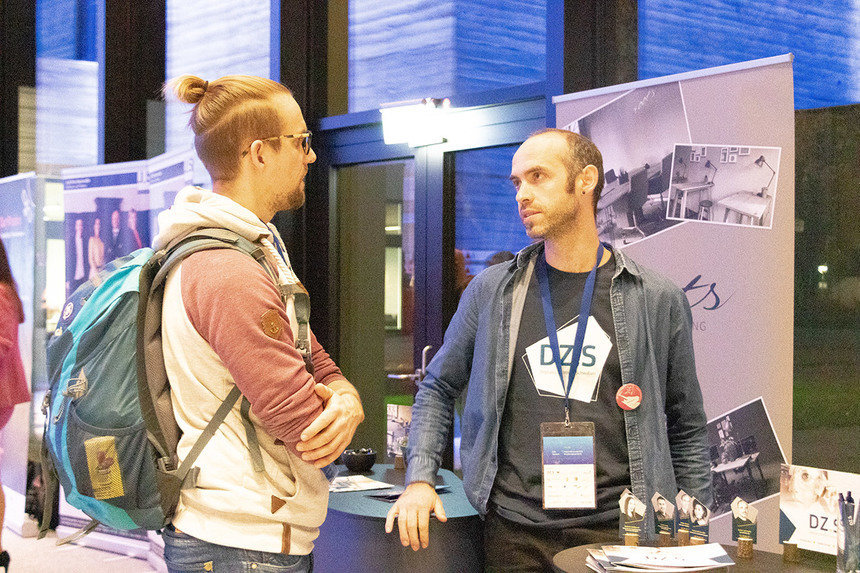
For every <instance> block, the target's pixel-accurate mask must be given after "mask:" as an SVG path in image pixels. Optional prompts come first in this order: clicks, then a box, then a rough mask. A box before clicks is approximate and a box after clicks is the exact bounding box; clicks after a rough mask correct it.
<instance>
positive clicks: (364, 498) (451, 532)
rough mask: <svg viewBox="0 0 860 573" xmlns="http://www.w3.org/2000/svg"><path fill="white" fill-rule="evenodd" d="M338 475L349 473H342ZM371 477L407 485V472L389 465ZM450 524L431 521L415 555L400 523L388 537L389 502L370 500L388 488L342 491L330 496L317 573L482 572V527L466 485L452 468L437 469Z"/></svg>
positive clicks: (376, 468) (317, 551) (316, 551)
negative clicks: (426, 539)
mask: <svg viewBox="0 0 860 573" xmlns="http://www.w3.org/2000/svg"><path fill="white" fill-rule="evenodd" d="M340 475H351V474H350V473H349V472H347V471H346V470H345V469H342V471H341V474H340ZM364 475H366V476H367V477H369V478H371V479H375V480H379V481H382V482H386V483H390V484H393V485H403V481H404V478H405V472H404V471H403V470H395V469H393V467H392V466H391V465H390V464H377V465H375V466H374V467H373V470H372V471H371V472H369V473H367V474H364ZM436 483H437V485H446V486H448V491H447V492H446V493H441V494H440V497H441V498H442V503H443V504H444V506H445V514H446V515H447V516H448V521H447V522H446V523H440V522H439V521H438V520H437V519H436V518H435V517H431V518H430V545H429V546H428V547H427V548H426V549H420V550H418V551H412V548H411V547H403V546H402V545H401V544H400V535H399V534H398V532H397V531H398V530H397V524H396V523H395V525H394V531H392V532H391V533H385V516H386V515H387V514H388V510H389V509H391V505H392V504H391V503H388V502H385V501H381V500H378V499H374V498H371V497H368V494H373V493H380V492H384V491H385V490H370V491H355V492H338V493H332V494H330V495H329V502H328V516H327V517H326V520H325V523H324V524H323V526H322V527H321V528H320V536H319V537H318V538H317V540H316V541H315V542H314V571H318V572H320V573H327V572H329V571H343V572H349V571H356V572H366V571H409V572H410V573H420V572H422V571H427V572H428V573H430V572H432V573H437V572H444V571H451V572H457V573H460V572H462V573H467V572H470V571H483V569H484V548H483V529H482V523H481V519H480V517H478V513H477V512H476V511H475V509H474V508H473V507H472V505H471V504H470V503H469V501H468V500H467V499H466V493H465V491H463V483H462V482H461V481H460V479H459V478H458V477H457V476H456V475H454V474H453V473H452V472H450V471H448V470H439V475H438V476H437V478H436Z"/></svg>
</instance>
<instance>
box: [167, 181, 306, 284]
mask: <svg viewBox="0 0 860 573" xmlns="http://www.w3.org/2000/svg"><path fill="white" fill-rule="evenodd" d="M207 227H208V228H213V227H214V228H220V229H229V230H231V231H233V232H234V233H236V234H238V235H241V236H242V237H244V238H246V239H248V240H249V241H251V242H252V243H257V244H260V245H262V246H263V248H264V249H265V250H266V251H267V252H268V254H269V258H270V260H271V261H273V262H275V264H276V266H277V269H278V283H279V284H284V285H295V284H299V285H300V284H301V282H300V281H299V278H298V277H297V276H296V274H295V273H294V272H293V268H292V265H291V264H290V259H289V257H288V256H287V249H286V247H285V246H284V243H283V241H282V240H281V236H280V235H278V233H277V230H275V227H274V226H272V225H270V224H266V223H264V222H263V221H261V220H260V218H259V217H257V216H256V215H255V214H254V213H253V212H251V211H250V210H249V209H247V208H245V207H243V206H241V205H239V204H238V203H236V202H235V201H233V200H232V199H230V198H229V197H225V196H224V195H219V194H217V193H213V192H212V191H207V190H206V189H201V188H200V187H194V186H192V185H189V186H188V187H184V188H183V189H182V190H181V191H180V192H179V193H177V195H176V199H175V200H174V202H173V206H172V207H170V209H167V210H165V211H162V212H161V213H159V214H158V234H157V235H156V236H155V238H154V239H153V241H152V248H153V249H155V250H156V251H158V250H161V249H163V248H165V247H166V246H168V245H169V244H170V243H171V242H173V241H175V240H177V239H181V238H182V237H184V236H185V235H187V234H189V233H191V232H193V231H196V230H197V229H200V228H207ZM302 288H304V287H302Z"/></svg>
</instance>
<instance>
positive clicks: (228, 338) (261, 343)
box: [181, 249, 341, 448]
mask: <svg viewBox="0 0 860 573" xmlns="http://www.w3.org/2000/svg"><path fill="white" fill-rule="evenodd" d="M181 276H182V298H183V302H184V304H185V310H186V312H187V314H188V317H189V319H190V320H191V323H192V324H193V326H194V328H195V329H196V330H197V332H199V333H200V335H201V336H202V337H203V338H204V339H205V340H206V341H207V342H208V343H209V345H210V346H211V347H212V349H213V350H214V351H215V353H216V354H217V355H218V356H219V357H220V358H221V360H222V362H224V365H225V366H226V367H227V370H229V372H230V374H231V375H232V376H233V379H234V380H235V382H236V385H237V386H238V387H239V389H240V390H241V391H242V394H243V395H244V396H245V397H246V398H248V401H249V402H250V403H251V411H252V412H253V413H254V414H255V415H256V416H257V417H258V418H259V419H260V421H261V422H262V424H263V426H264V427H265V429H266V431H267V432H268V433H269V434H271V435H272V436H274V437H275V438H278V439H280V440H281V441H283V442H284V443H286V444H287V445H289V446H291V447H293V448H294V447H295V444H296V443H297V442H299V441H300V434H301V432H302V430H304V429H305V428H306V427H307V426H308V425H309V424H310V423H311V422H312V421H313V420H314V418H316V417H317V416H318V415H319V414H320V413H322V411H323V402H322V400H321V399H320V398H319V396H317V394H316V393H315V392H314V390H313V387H314V378H313V377H312V376H311V375H310V374H309V373H308V372H307V370H306V369H305V364H304V360H303V359H302V356H301V354H299V351H298V350H296V347H295V344H294V342H293V335H292V330H291V329H290V327H289V323H288V319H287V314H286V311H285V309H284V306H283V304H282V303H281V299H280V295H279V294H278V289H277V287H276V286H275V284H274V283H273V281H272V280H271V278H269V276H268V274H266V271H265V270H264V269H263V267H262V266H261V265H260V264H259V263H258V262H256V261H255V260H254V259H252V258H251V257H249V256H248V255H246V254H245V253H242V252H239V251H235V250H232V249H215V250H208V251H201V252H198V253H195V254H193V255H191V256H189V257H188V258H187V259H185V261H183V262H182V275H181ZM267 332H268V334H267ZM312 343H313V345H312V348H313V360H314V364H315V366H317V379H318V380H321V381H322V380H325V381H326V383H328V382H330V381H331V380H333V379H334V378H335V377H341V374H340V370H338V368H337V366H335V365H334V362H333V361H332V360H331V358H330V357H329V356H328V354H327V353H326V351H325V350H323V348H322V346H320V345H319V343H318V342H316V338H313V339H312Z"/></svg>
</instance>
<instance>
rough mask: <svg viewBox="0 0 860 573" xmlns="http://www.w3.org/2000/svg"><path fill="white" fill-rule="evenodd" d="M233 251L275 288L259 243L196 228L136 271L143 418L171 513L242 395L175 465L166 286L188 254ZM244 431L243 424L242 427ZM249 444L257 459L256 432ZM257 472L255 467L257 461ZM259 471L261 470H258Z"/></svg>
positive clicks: (234, 394) (228, 402) (229, 400)
mask: <svg viewBox="0 0 860 573" xmlns="http://www.w3.org/2000/svg"><path fill="white" fill-rule="evenodd" d="M223 248H232V249H236V250H239V251H242V252H244V253H246V254H248V255H250V256H251V257H252V258H253V259H254V260H256V261H257V262H258V263H260V264H261V265H262V266H263V268H264V269H265V270H266V272H267V273H268V274H269V276H270V277H272V279H273V280H274V281H275V283H276V284H277V274H276V271H275V270H274V269H273V268H271V266H270V264H269V262H268V260H267V259H266V254H265V251H264V250H263V249H262V247H260V246H259V245H256V244H254V243H252V242H251V241H249V240H247V239H245V238H244V237H242V236H240V235H238V234H236V233H235V232H233V231H230V230H228V229H217V228H205V229H198V230H196V231H194V232H192V233H190V234H188V235H186V236H184V237H182V238H181V239H180V240H179V241H177V242H176V243H173V244H171V245H168V247H167V248H165V249H163V250H160V251H158V252H157V253H155V254H154V255H153V256H152V258H151V259H150V260H149V261H148V262H147V263H146V264H145V265H144V267H143V268H142V269H141V273H140V285H139V286H140V302H139V305H138V337H137V338H138V339H137V370H138V377H137V379H138V392H139V395H140V406H141V413H142V415H143V419H144V421H145V423H146V427H147V431H148V433H149V436H150V441H151V442H152V443H153V446H154V447H155V449H156V450H157V452H158V460H157V465H158V469H159V471H158V479H159V490H160V491H161V497H162V508H163V509H164V511H165V514H166V515H168V516H169V515H171V514H172V512H173V508H174V507H175V505H176V501H177V500H178V498H179V490H180V489H181V488H182V487H184V486H187V485H193V484H194V482H195V481H196V477H197V473H198V471H196V468H193V466H192V464H193V463H194V461H195V460H196V458H197V456H198V455H199V453H200V451H201V450H202V449H203V447H204V446H205V445H206V443H207V442H208V441H209V439H210V438H211V437H212V435H214V433H215V431H216V430H217V428H218V426H219V425H220V424H221V423H222V422H223V421H224V419H225V418H226V416H227V414H228V413H229V412H230V410H231V409H232V408H233V406H234V405H235V404H236V402H237V401H238V400H239V397H240V395H241V393H240V391H239V389H238V388H234V389H233V390H232V391H231V392H230V394H229V395H228V396H227V397H226V398H225V399H224V402H223V403H222V404H221V406H220V407H219V409H218V411H217V412H216V414H215V416H214V417H213V419H212V420H210V422H209V424H208V425H207V427H206V429H205V430H204V431H203V433H202V434H201V436H200V438H199V439H198V440H197V442H195V444H194V446H193V447H192V450H191V451H190V452H189V454H188V455H187V456H186V457H185V459H184V460H183V461H182V464H181V465H179V463H178V458H177V456H176V445H177V443H178V442H179V428H178V426H177V424H176V420H175V418H174V415H173V405H172V403H171V399H170V387H169V381H168V380H167V371H166V368H165V365H164V355H163V353H162V346H161V338H162V337H161V309H162V303H163V301H164V283H165V280H166V279H167V276H168V274H169V273H170V271H171V270H172V269H174V268H176V266H177V265H178V264H179V263H180V262H182V261H183V260H184V259H185V258H186V257H188V256H189V255H191V254H193V253H196V252H198V251H202V250H208V249H223ZM246 427H247V425H246ZM247 437H248V446H249V448H250V449H251V451H252V458H253V459H254V460H255V461H256V460H257V458H260V459H261V455H259V448H260V446H259V441H258V439H257V436H256V432H248V436H247ZM254 465H255V469H258V468H257V466H258V464H257V463H255V464H254ZM258 471H259V470H258Z"/></svg>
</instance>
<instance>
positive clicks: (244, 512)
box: [154, 76, 364, 571]
mask: <svg viewBox="0 0 860 573" xmlns="http://www.w3.org/2000/svg"><path fill="white" fill-rule="evenodd" d="M165 92H172V93H174V94H175V95H176V97H178V99H179V100H181V101H183V102H185V103H189V104H193V105H194V107H193V109H192V110H191V119H190V122H189V123H190V126H191V129H192V131H193V132H194V135H195V137H194V143H195V147H196V150H197V154H198V156H199V157H200V159H201V160H202V162H203V164H204V165H205V167H206V169H207V171H208V172H209V174H210V175H211V177H212V190H211V191H209V190H205V189H201V188H198V187H186V188H185V189H183V190H182V191H180V192H179V194H178V195H177V197H176V201H175V203H174V204H173V206H172V207H171V208H170V209H169V210H167V211H164V212H162V213H161V214H160V215H159V219H158V227H159V233H158V235H157V236H156V237H155V240H154V247H155V248H156V249H161V248H164V247H165V246H167V245H170V244H172V243H175V242H176V241H178V240H180V239H181V238H182V237H184V236H185V235H187V234H188V233H190V232H192V231H194V230H196V229H198V228H201V227H210V228H211V227H219V228H225V229H229V230H231V231H233V232H235V233H237V234H239V235H241V236H242V237H244V238H246V239H248V240H249V241H251V242H253V243H255V244H257V245H259V246H260V247H262V249H263V251H264V252H265V254H266V259H267V263H268V265H269V267H270V268H271V269H274V270H275V271H276V273H275V274H276V276H277V280H273V279H272V278H270V276H269V274H267V273H266V271H265V270H264V268H263V267H262V266H261V265H260V264H259V263H258V262H257V261H255V260H254V259H253V258H252V257H250V256H248V255H247V254H245V253H242V252H239V251H235V250H232V249H215V250H205V251H199V252H196V253H194V254H192V255H190V256H189V257H188V258H186V259H184V260H183V261H182V263H181V264H180V265H179V266H178V267H177V268H175V269H174V270H173V271H172V272H171V273H170V275H169V276H168V278H167V281H166V284H165V291H164V304H163V313H162V332H163V349H164V359H165V365H166V368H167V374H168V378H169V380H170V387H171V392H172V400H173V409H174V413H175V415H176V420H177V422H178V423H179V426H180V428H181V429H182V438H181V440H180V442H179V445H178V448H177V453H178V455H179V458H180V460H181V459H183V458H184V457H185V456H186V455H187V454H188V452H189V449H190V448H191V446H192V444H194V443H195V442H196V440H197V438H198V437H199V436H200V434H201V432H202V430H203V428H204V427H205V426H206V424H207V423H208V421H209V420H210V419H211V418H212V416H213V414H214V412H215V411H216V409H217V408H218V407H219V405H220V404H221V402H222V401H223V400H224V398H225V397H226V396H227V394H228V393H229V392H230V391H231V390H232V388H233V387H234V386H238V387H239V389H240V390H241V392H242V395H243V396H244V398H245V399H247V401H248V402H249V403H250V412H249V414H247V418H248V419H249V420H250V423H251V424H252V425H253V429H254V430H255V432H256V434H257V436H258V440H259V445H260V450H261V454H262V465H263V467H262V471H255V469H254V459H253V458H254V456H252V454H251V449H250V448H249V445H248V443H247V442H246V429H245V427H244V426H243V416H242V412H241V408H240V405H239V404H238V403H237V405H236V406H234V408H233V410H232V412H231V413H230V414H229V415H228V417H227V419H226V420H225V422H224V423H223V424H222V425H221V426H220V427H219V428H218V431H217V433H216V434H215V435H214V436H213V437H212V439H211V441H210V442H209V443H208V444H207V445H206V447H205V448H203V450H202V452H201V454H200V457H199V458H198V459H197V462H196V465H197V466H198V467H199V468H200V475H199V478H198V480H197V486H196V487H194V488H186V489H183V490H182V495H181V499H180V502H179V505H178V508H177V511H176V515H175V517H174V518H173V522H172V524H171V525H170V526H168V527H167V528H165V530H164V540H165V551H164V553H165V560H166V562H167V566H168V569H169V570H170V571H189V570H195V571H213V570H214V571H239V570H243V571H244V570H248V571H250V570H253V569H257V568H260V570H269V569H267V567H272V566H278V570H281V568H284V570H286V568H289V570H290V571H308V570H311V569H312V567H313V554H312V549H313V542H314V539H315V538H316V537H317V535H318V534H319V526H320V525H321V524H322V522H323V520H324V519H325V515H326V508H327V501H328V486H329V482H328V480H327V479H326V476H325V475H324V474H323V472H322V471H321V468H324V467H325V466H327V465H329V464H331V463H332V462H333V461H334V460H335V459H336V458H337V457H338V456H339V455H340V453H341V452H342V451H343V450H344V448H345V447H346V446H347V445H349V442H350V441H351V439H352V436H353V434H354V432H355V429H356V426H357V425H358V424H359V423H360V422H361V421H362V420H363V418H364V413H363V410H362V405H361V400H360V398H359V396H358V392H357V391H356V389H355V388H354V387H353V386H352V385H351V384H350V383H349V382H348V381H347V380H346V379H345V378H344V376H343V375H342V374H341V372H340V370H339V369H338V367H337V366H336V365H335V364H334V362H333V361H332V360H331V358H330V357H329V355H328V354H327V353H326V351H325V350H324V349H323V348H322V346H320V344H319V343H318V342H317V340H316V338H315V337H314V336H313V333H310V336H309V338H310V348H307V349H303V348H298V347H297V345H298V344H300V341H302V340H304V332H299V324H300V323H299V321H298V319H297V308H299V307H300V305H301V304H303V301H305V300H307V298H306V297H307V292H306V291H305V290H304V287H303V286H302V285H301V282H300V281H299V279H298V277H297V276H296V275H295V273H294V272H293V270H292V267H291V265H290V260H289V257H288V256H287V251H286V248H285V247H284V244H283V241H282V240H281V237H280V236H279V234H278V232H277V230H276V229H275V227H274V226H273V225H272V224H270V223H269V221H270V220H271V218H272V217H273V216H274V214H275V213H276V212H277V211H280V210H285V209H296V208H298V207H300V206H301V205H302V204H303V203H304V200H305V194H304V187H305V183H304V177H305V174H306V173H307V171H308V166H309V165H310V164H311V163H313V162H314V161H315V160H316V154H315V153H314V151H313V149H311V145H310V144H311V142H310V138H311V132H310V131H309V130H308V128H307V125H306V124H305V120H304V118H303V117H302V112H301V110H300V109H299V106H298V104H297V103H296V100H295V99H294V98H293V96H292V94H291V93H290V91H289V90H288V89H287V88H285V87H284V86H282V85H281V84H279V83H277V82H274V81H272V80H268V79H265V78H259V77H253V76H225V77H223V78H220V79H218V80H215V81H212V82H207V81H204V80H202V79H201V78H198V77H194V76H182V77H179V78H177V79H175V80H172V81H171V82H168V84H167V86H166V87H165ZM282 292H284V293H291V294H289V295H288V296H286V297H285V298H284V299H282V297H281V293H282ZM306 363H307V367H306Z"/></svg>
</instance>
